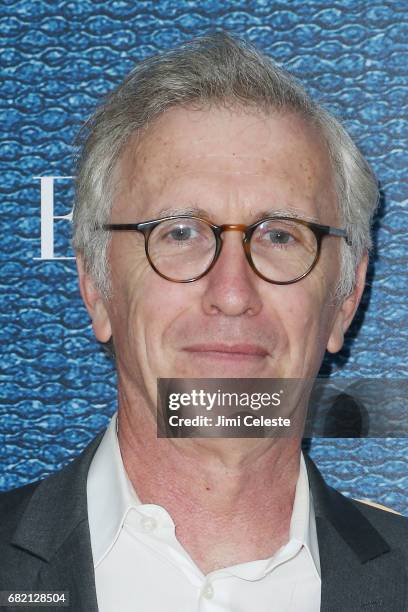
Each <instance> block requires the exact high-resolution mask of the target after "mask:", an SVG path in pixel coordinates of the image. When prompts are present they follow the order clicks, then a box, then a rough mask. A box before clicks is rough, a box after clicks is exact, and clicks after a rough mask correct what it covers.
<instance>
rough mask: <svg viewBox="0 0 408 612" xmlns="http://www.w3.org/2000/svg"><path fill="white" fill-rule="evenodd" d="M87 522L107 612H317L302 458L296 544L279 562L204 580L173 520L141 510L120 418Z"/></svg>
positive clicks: (90, 488)
mask: <svg viewBox="0 0 408 612" xmlns="http://www.w3.org/2000/svg"><path fill="white" fill-rule="evenodd" d="M87 497H88V516H89V528H90V534H91V545H92V555H93V559H94V567H95V582H96V593H97V599H98V606H99V610H100V612H227V611H228V612H254V611H255V610H256V612H274V611H276V612H318V611H319V610H320V593H321V578H320V563H319V551H318V545H317V535H316V523H315V516H314V511H313V503H312V501H311V497H310V493H309V484H308V477H307V472H306V466H305V463H304V459H303V456H301V462H300V473H299V479H298V482H297V486H296V494H295V500H294V505H293V512H292V517H291V522H290V530H289V541H288V542H287V544H285V545H284V546H282V547H281V548H280V549H279V550H278V551H277V552H276V553H275V554H274V555H273V556H272V557H270V558H268V559H259V560H255V561H250V562H248V563H239V564H237V565H232V566H230V567H225V568H223V569H219V570H215V571H213V572H210V573H209V574H207V575H204V574H203V573H202V572H201V571H200V569H199V568H198V567H197V565H196V564H195V563H194V561H193V560H192V559H191V557H190V556H189V554H188V553H187V552H186V550H185V549H184V548H183V546H181V544H180V543H179V541H178V540H177V537H176V534H175V525H174V522H173V520H172V518H171V516H170V515H169V513H168V512H167V511H166V510H165V509H164V508H163V507H161V506H158V505H155V504H142V503H141V502H140V500H139V499H138V497H137V494H136V492H135V490H134V488H133V486H132V484H131V482H130V480H129V478H128V476H127V474H126V471H125V469H124V465H123V461H122V457H121V454H120V449H119V444H118V438H117V421H116V413H115V415H114V416H113V417H112V420H111V422H110V425H109V427H108V429H107V431H106V433H105V435H104V437H103V439H102V442H101V444H100V446H99V447H98V449H97V451H96V453H95V455H94V458H93V460H92V463H91V466H90V470H89V474H88V481H87Z"/></svg>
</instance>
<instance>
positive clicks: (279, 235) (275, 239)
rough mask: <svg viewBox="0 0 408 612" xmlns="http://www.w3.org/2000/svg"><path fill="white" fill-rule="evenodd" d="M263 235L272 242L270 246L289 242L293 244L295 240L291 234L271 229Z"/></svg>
mask: <svg viewBox="0 0 408 612" xmlns="http://www.w3.org/2000/svg"><path fill="white" fill-rule="evenodd" d="M265 234H266V236H267V237H268V238H269V240H270V241H271V242H272V244H289V243H290V242H293V241H294V240H295V238H294V237H293V236H292V235H291V234H289V232H286V231H284V230H281V229H272V230H269V231H268V232H266V233H265Z"/></svg>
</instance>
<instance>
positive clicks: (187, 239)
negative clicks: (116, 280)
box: [100, 215, 350, 285]
mask: <svg viewBox="0 0 408 612" xmlns="http://www.w3.org/2000/svg"><path fill="white" fill-rule="evenodd" d="M100 229H103V230H107V231H120V232H129V231H131V232H141V233H142V234H143V236H144V240H145V252H146V257H147V259H148V261H149V263H150V265H151V267H152V268H153V270H154V271H155V272H157V274H159V275H160V276H162V277H163V278H165V279H167V280H169V281H173V282H175V283H191V282H193V281H196V280H198V279H200V278H202V277H203V276H204V275H205V274H207V272H209V271H210V270H211V268H212V267H213V266H214V265H215V263H216V261H217V259H218V257H219V256H220V253H221V249H222V244H223V241H222V234H223V232H227V231H239V232H242V244H243V247H244V252H245V256H246V258H247V261H248V263H249V265H250V266H251V268H252V269H253V271H254V272H255V273H256V274H257V275H258V276H260V277H261V278H263V279H264V280H265V281H267V282H268V283H274V284H276V285H289V284H291V283H296V282H297V281H299V280H301V279H302V278H304V277H305V276H307V275H308V274H309V273H310V272H311V271H312V270H313V268H314V267H315V265H316V263H317V261H318V259H319V256H320V250H321V243H322V239H323V237H324V236H338V237H340V238H344V239H345V240H346V242H347V244H350V243H349V240H348V237H347V233H346V231H345V230H344V229H337V228H335V227H330V226H328V225H319V224H318V223H312V222H310V221H305V220H303V219H297V218H293V217H285V216H283V217H281V216H276V217H267V218H265V219H261V220H260V221H257V222H256V223H253V224H252V225H241V224H235V223H233V224H224V225H214V223H211V222H210V221H208V220H207V219H202V218H201V217H196V216H192V215H176V216H171V217H163V218H161V219H153V220H152V221H144V222H143V223H109V224H106V225H103V226H102V227H101V228H100Z"/></svg>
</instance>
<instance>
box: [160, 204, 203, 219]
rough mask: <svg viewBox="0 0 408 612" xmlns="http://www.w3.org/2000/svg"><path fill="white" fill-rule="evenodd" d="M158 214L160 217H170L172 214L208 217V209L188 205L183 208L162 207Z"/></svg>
mask: <svg viewBox="0 0 408 612" xmlns="http://www.w3.org/2000/svg"><path fill="white" fill-rule="evenodd" d="M158 215H159V217H158V218H160V217H171V216H174V215H195V216H197V217H205V218H206V219H207V218H208V217H209V214H208V211H206V210H204V208H198V207H197V206H188V207H183V208H179V207H178V208H162V209H160V210H159V212H158Z"/></svg>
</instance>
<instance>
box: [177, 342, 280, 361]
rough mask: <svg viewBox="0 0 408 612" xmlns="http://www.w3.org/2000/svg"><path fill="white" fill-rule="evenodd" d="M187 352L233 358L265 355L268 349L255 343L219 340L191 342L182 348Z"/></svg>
mask: <svg viewBox="0 0 408 612" xmlns="http://www.w3.org/2000/svg"><path fill="white" fill-rule="evenodd" d="M184 350H185V351H187V352H188V353H195V354H197V355H199V356H201V355H202V356H203V357H204V356H213V357H223V356H225V357H226V358H228V357H229V358H234V357H237V358H239V357H241V358H245V357H258V358H259V357H266V356H267V355H268V354H269V353H268V351H267V350H266V349H265V348H263V347H262V346H260V345H257V344H246V343H239V344H224V343H221V342H213V343H209V344H208V343H207V344H193V345H190V346H187V347H185V348H184Z"/></svg>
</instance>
